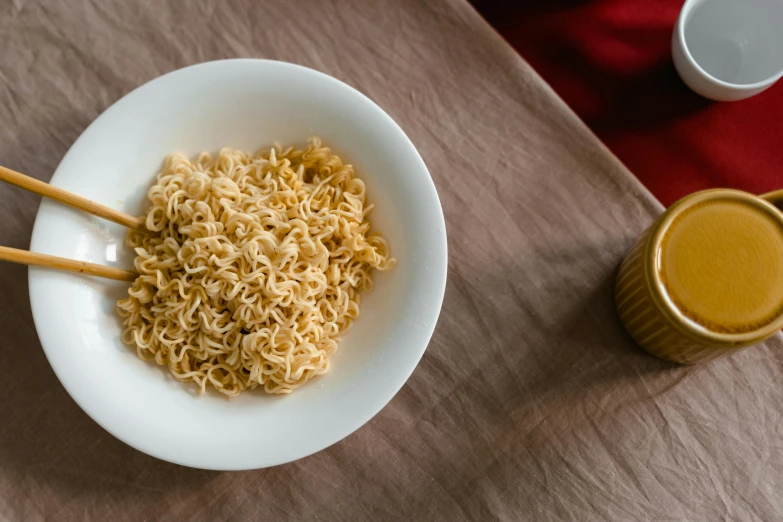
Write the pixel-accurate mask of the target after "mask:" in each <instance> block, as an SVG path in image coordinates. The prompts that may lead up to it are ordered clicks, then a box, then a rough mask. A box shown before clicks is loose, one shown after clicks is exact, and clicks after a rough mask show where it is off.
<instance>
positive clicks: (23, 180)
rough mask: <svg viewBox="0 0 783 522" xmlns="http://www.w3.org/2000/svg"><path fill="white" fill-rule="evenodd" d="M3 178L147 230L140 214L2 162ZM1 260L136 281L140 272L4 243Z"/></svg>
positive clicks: (93, 213)
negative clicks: (78, 193) (117, 207)
mask: <svg viewBox="0 0 783 522" xmlns="http://www.w3.org/2000/svg"><path fill="white" fill-rule="evenodd" d="M0 181H5V182H8V183H10V184H12V185H16V186H17V187H20V188H23V189H25V190H29V191H30V192H34V193H36V194H39V195H41V196H44V197H47V198H49V199H53V200H55V201H59V202H60V203H63V204H65V205H68V206H69V207H73V208H76V209H79V210H83V211H84V212H87V213H89V214H92V215H94V216H98V217H101V218H103V219H108V220H109V221H113V222H115V223H118V224H120V225H122V226H125V227H128V228H135V229H139V230H146V228H145V226H144V222H143V221H142V220H141V219H139V218H136V217H133V216H130V215H128V214H125V213H123V212H119V211H117V210H114V209H113V208H109V207H107V206H104V205H101V204H99V203H95V202H94V201H90V200H89V199H87V198H83V197H81V196H77V195H76V194H72V193H70V192H68V191H67V190H63V189H61V188H57V187H53V186H52V185H49V184H48V183H44V182H43V181H39V180H37V179H35V178H31V177H29V176H25V175H24V174H20V173H19V172H16V171H15V170H11V169H7V168H5V167H3V166H0ZM0 260H2V261H10V262H11V263H20V264H23V265H33V266H42V267H46V268H56V269H58V270H70V271H71V272H79V273H82V274H88V275H93V276H98V277H106V278H109V279H117V280H120V281H133V280H134V279H136V277H137V276H138V274H137V273H136V272H131V271H130V270H123V269H122V268H114V267H111V266H105V265H96V264H94V263H87V262H86V261H75V260H73V259H66V258H64V257H57V256H50V255H47V254H39V253H37V252H29V251H27V250H19V249H16V248H9V247H4V246H0Z"/></svg>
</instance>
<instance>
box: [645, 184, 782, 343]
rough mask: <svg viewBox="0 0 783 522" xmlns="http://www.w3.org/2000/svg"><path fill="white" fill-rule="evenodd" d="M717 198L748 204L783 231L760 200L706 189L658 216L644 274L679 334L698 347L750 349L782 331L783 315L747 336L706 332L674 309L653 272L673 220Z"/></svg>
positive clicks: (775, 214)
mask: <svg viewBox="0 0 783 522" xmlns="http://www.w3.org/2000/svg"><path fill="white" fill-rule="evenodd" d="M716 198H728V199H733V200H737V201H742V202H744V203H748V204H750V205H752V206H754V207H756V208H758V209H759V210H761V211H763V212H765V213H766V214H768V215H770V216H771V217H772V218H773V219H775V220H776V221H777V222H778V224H779V225H780V227H781V229H783V213H782V212H781V211H780V210H778V209H777V208H776V207H775V206H774V205H772V204H771V203H770V202H768V201H766V200H764V199H762V198H761V197H758V196H755V195H753V194H750V193H747V192H743V191H741V190H734V189H709V190H703V191H701V192H696V193H694V194H691V195H689V196H686V197H684V198H682V199H681V200H679V201H678V202H676V203H675V204H674V205H672V206H671V207H669V209H668V210H666V212H665V213H664V214H663V215H662V216H661V219H660V221H659V222H658V223H657V225H656V226H655V230H653V233H652V234H651V237H650V241H649V242H648V244H647V250H646V252H645V264H646V266H645V274H646V276H647V280H648V282H649V285H650V291H651V294H652V298H653V302H654V303H655V306H656V307H657V308H658V310H660V311H661V312H662V313H663V314H664V316H665V317H666V318H667V319H668V320H669V322H670V323H671V324H673V325H674V326H675V327H676V328H677V330H678V331H679V332H681V333H682V334H683V335H686V336H687V337H689V338H691V339H692V340H694V341H697V342H700V343H705V342H706V343H709V344H713V345H719V346H722V347H725V348H736V347H737V346H741V345H749V344H754V343H756V342H759V341H762V340H764V339H766V338H767V337H770V336H771V335H773V334H774V333H775V332H777V331H779V330H781V329H783V312H781V313H780V314H779V315H778V317H776V318H775V319H774V320H772V321H770V322H768V323H767V324H765V325H763V326H762V327H761V328H757V329H755V330H753V331H750V332H742V333H720V332H715V331H712V330H709V329H708V328H706V327H704V326H702V325H700V324H698V323H697V322H696V321H694V320H692V319H690V318H689V317H686V316H685V314H683V313H682V311H681V310H680V309H679V308H678V307H677V306H675V304H674V303H673V302H672V300H671V299H670V298H668V294H667V292H666V290H665V285H664V283H663V281H662V280H661V274H660V273H659V271H658V270H657V269H656V265H657V260H658V256H659V253H660V252H661V249H662V247H661V244H662V243H663V239H664V238H665V237H666V233H667V232H668V230H669V227H670V226H671V224H672V223H673V222H674V220H675V219H676V218H677V217H678V216H680V215H681V214H682V213H683V212H685V211H686V210H687V209H689V208H691V207H693V206H694V205H697V204H699V203H701V202H703V201H707V200H712V199H716Z"/></svg>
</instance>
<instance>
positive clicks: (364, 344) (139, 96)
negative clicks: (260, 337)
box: [30, 60, 447, 470]
mask: <svg viewBox="0 0 783 522" xmlns="http://www.w3.org/2000/svg"><path fill="white" fill-rule="evenodd" d="M311 135H318V136H320V137H321V138H323V140H324V142H325V143H326V144H327V145H329V146H331V147H332V148H333V149H334V150H335V151H336V152H337V153H338V154H339V155H341V156H342V157H343V158H344V159H345V160H347V161H349V162H351V163H353V164H354V166H355V167H356V169H357V174H358V175H359V176H360V177H361V178H362V179H363V180H364V181H365V182H366V185H367V192H368V197H369V198H370V199H371V200H372V201H373V202H374V203H375V204H376V209H375V210H374V211H373V213H372V214H371V221H372V222H373V226H374V228H375V229H376V230H378V231H379V232H381V233H382V234H383V235H384V236H385V237H386V238H387V239H388V241H389V243H390V246H391V251H392V254H393V255H394V257H396V258H397V260H398V264H397V266H396V267H395V268H394V269H393V270H392V271H389V272H383V273H376V274H375V282H376V287H375V289H374V290H373V291H372V292H370V293H366V294H364V295H363V297H362V303H361V314H360V317H359V319H358V320H357V321H356V322H355V324H354V327H353V328H352V329H351V331H350V332H349V333H348V334H347V335H346V336H345V337H344V338H343V339H342V341H341V342H340V349H339V351H338V352H337V354H335V356H334V358H333V364H332V369H331V371H330V372H329V373H328V374H327V375H325V376H323V377H319V378H316V379H313V380H312V381H310V382H309V383H307V384H306V385H305V386H304V387H302V388H300V389H298V390H296V391H295V392H294V393H293V394H291V395H288V396H282V397H281V396H267V395H264V394H263V392H260V391H259V392H255V391H254V392H247V393H243V394H242V395H241V396H240V397H238V398H236V399H233V400H228V399H226V398H224V397H222V396H219V395H218V394H216V393H208V394H205V395H203V396H199V395H197V394H196V393H195V392H196V386H193V385H187V384H182V383H179V382H177V381H176V380H174V379H173V378H172V377H171V376H170V375H169V373H168V370H166V369H164V368H161V367H159V366H157V365H155V364H151V363H147V362H143V361H141V360H140V359H138V358H137V357H136V354H135V352H134V350H132V349H131V348H128V347H127V346H125V345H123V344H122V343H121V342H120V332H121V323H120V320H119V318H118V316H117V314H116V311H115V309H116V305H115V303H116V301H117V299H118V298H121V297H123V296H125V295H126V293H127V285H125V284H122V283H116V282H110V281H106V280H98V279H91V278H89V277H83V276H79V275H74V274H69V273H63V272H57V271H53V270H47V269H39V268H31V269H30V302H31V304H32V310H33V317H34V318H35V325H36V328H37V330H38V335H39V337H40V339H41V344H42V346H43V348H44V351H45V352H46V356H47V357H48V359H49V362H50V363H51V365H52V368H54V371H55V373H56V374H57V377H58V378H59V379H60V381H61V382H62V384H63V386H65V388H66V390H68V393H70V394H71V396H72V397H73V398H74V400H75V401H76V402H77V403H78V404H79V405H80V406H81V407H82V409H84V411H86V412H87V413H88V414H89V415H90V416H91V417H92V418H93V419H95V421H96V422H98V424H100V425H101V426H103V427H104V428H105V429H106V430H107V431H109V432H110V433H112V434H113V435H115V436H116V437H117V438H119V439H120V440H122V441H124V442H126V443H127V444H130V445H131V446H133V447H135V448H137V449H139V450H141V451H143V452H145V453H148V454H150V455H153V456H155V457H158V458H161V459H164V460H168V461H171V462H175V463H178V464H183V465H186V466H193V467H198V468H207V469H226V470H227V469H252V468H260V467H266V466H272V465H276V464H281V463H284V462H289V461H292V460H295V459H298V458H301V457H304V456H306V455H309V454H311V453H314V452H316V451H319V450H321V449H324V448H326V447H327V446H329V445H331V444H334V443H335V442H337V441H339V440H340V439H342V438H344V437H346V436H347V435H349V434H350V433H351V432H353V431H354V430H356V429H357V428H359V427H360V426H361V425H362V424H364V423H365V422H367V421H368V420H370V418H372V417H373V416H374V415H375V414H376V413H378V412H379V411H380V410H381V408H383V407H384V406H385V405H386V403H388V402H389V400H391V398H392V397H393V396H394V395H395V393H397V391H398V390H399V389H400V388H401V387H402V385H403V384H404V383H405V381H406V380H407V379H408V377H409V376H410V375H411V373H412V372H413V370H414V368H415V367H416V364H417V363H418V361H419V359H420V358H421V356H422V354H423V353H424V350H425V348H426V347H427V343H428V342H429V340H430V337H431V335H432V332H433V330H434V328H435V323H436V321H437V318H438V314H439V312H440V307H441V303H442V301H443V294H444V290H445V287H446V268H447V260H446V253H447V252H446V251H447V249H446V227H445V223H444V219H443V211H442V210H441V207H440V202H439V200H438V195H437V193H436V191H435V186H434V184H433V182H432V179H431V178H430V175H429V173H428V171H427V168H426V167H425V165H424V162H423V161H422V159H421V157H420V156H419V154H418V153H417V151H416V149H415V148H414V146H413V144H412V143H411V142H410V140H409V139H408V138H407V136H405V133H404V132H403V131H402V130H401V129H400V127H399V126H398V125H397V124H396V123H395V122H394V121H393V120H392V119H391V118H390V117H389V116H388V115H387V114H386V113H385V112H383V110H381V109H380V108H379V107H378V106H377V105H375V104H374V103H373V102H372V101H370V100H369V99H368V98H367V97H365V96H364V95H362V94H361V93H359V92H358V91H356V90H355V89H353V88H351V87H349V86H347V85H345V84H344V83H342V82H339V81H337V80H335V79H334V78H331V77H329V76H326V75H325V74H321V73H319V72H316V71H313V70H310V69H306V68H304V67H300V66H296V65H292V64H288V63H282V62H274V61H266V60H228V61H220V62H211V63H205V64H200V65H196V66H193V67H188V68H185V69H182V70H179V71H175V72H173V73H170V74H167V75H165V76H162V77H160V78H157V79H156V80H153V81H151V82H149V83H147V84H146V85H143V86H142V87H140V88H138V89H136V90H135V91H133V92H132V93H130V94H128V95H127V96H125V97H124V98H122V99H121V100H120V101H118V102H117V103H115V104H114V105H113V106H112V107H110V108H109V109H108V110H107V111H106V112H105V113H104V114H102V115H101V116H100V117H99V118H98V119H97V120H95V122H93V124H92V125H90V127H89V128H87V130H85V131H84V133H83V134H82V136H81V137H80V138H79V139H78V140H77V141H76V143H74V145H73V146H72V147H71V150H70V151H68V154H67V155H66V156H65V158H64V159H63V160H62V163H60V166H59V167H58V168H57V171H56V172H55V174H54V177H53V178H52V184H54V185H57V186H59V187H62V188H65V189H67V190H70V191H72V192H75V193H77V194H81V195H82V196H86V197H88V198H90V199H92V200H94V201H98V202H100V203H103V204H106V205H109V206H112V207H115V208H117V209H120V210H123V211H125V212H128V213H131V214H136V215H139V214H141V213H143V211H144V209H146V201H145V193H146V191H147V189H148V188H149V186H150V185H151V183H152V182H153V179H154V176H155V174H156V173H157V172H158V170H159V169H160V167H161V163H162V161H163V159H164V158H165V156H166V155H167V154H169V153H172V152H182V153H185V154H188V155H193V154H196V153H198V152H200V151H203V150H207V151H215V152H216V151H217V150H218V149H220V148H221V147H224V146H230V147H234V148H238V149H243V150H247V151H254V150H256V149H258V148H260V147H261V146H269V145H271V143H272V142H273V141H279V142H281V143H284V144H287V143H299V144H304V142H305V140H306V139H307V138H308V137H309V136H311ZM124 235H125V230H124V229H123V228H122V227H120V226H118V225H114V224H112V223H109V222H107V221H103V220H100V219H98V218H95V217H92V216H89V215H87V214H83V213H81V212H78V211H75V210H72V209H70V208H67V207H64V206H62V205H60V204H57V203H54V202H51V201H44V202H43V203H42V205H41V208H40V210H39V211H38V217H37V218H36V222H35V229H34V231H33V237H32V243H31V250H34V251H37V252H44V253H48V254H54V255H59V256H63V257H68V258H73V259H79V260H85V261H90V262H94V263H103V264H108V265H116V266H123V267H130V266H131V262H132V255H131V253H130V252H128V251H127V249H126V248H125V247H124V246H123V239H124Z"/></svg>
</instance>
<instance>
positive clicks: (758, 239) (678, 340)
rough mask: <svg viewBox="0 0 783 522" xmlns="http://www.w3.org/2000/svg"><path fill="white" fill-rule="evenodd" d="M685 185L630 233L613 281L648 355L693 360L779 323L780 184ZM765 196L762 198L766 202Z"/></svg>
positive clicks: (782, 306)
mask: <svg viewBox="0 0 783 522" xmlns="http://www.w3.org/2000/svg"><path fill="white" fill-rule="evenodd" d="M764 198H765V199H766V201H765V200H764V199H761V198H758V197H755V196H753V195H751V194H748V193H745V192H740V191H737V190H729V189H714V190H707V191H703V192H698V193H696V194H692V195H690V196H687V197H685V198H683V199H682V200H680V201H678V202H677V203H675V204H674V205H672V206H671V207H669V209H667V210H666V212H664V213H663V214H662V215H661V216H660V217H659V218H658V219H656V220H655V222H654V223H653V224H652V225H651V226H650V228H648V229H647V230H646V231H645V233H644V234H642V236H641V237H640V238H639V239H638V240H637V241H636V243H635V244H634V246H633V247H632V248H631V250H630V251H629V252H628V254H627V255H626V258H625V260H624V261H623V263H622V265H621V266H620V271H619V273H618V276H617V281H616V286H615V300H616V306H617V311H618V312H619V314H620V319H621V321H622V323H623V325H624V326H625V329H626V330H627V331H628V333H629V334H630V335H631V337H633V338H634V340H636V342H637V343H638V344H639V345H640V346H642V347H643V348H644V349H645V350H647V351H648V352H650V353H651V354H653V355H655V356H657V357H660V358H662V359H667V360H670V361H676V362H680V363H687V364H694V363H700V362H705V361H709V360H712V359H716V358H719V357H723V356H726V355H728V354H731V353H734V352H736V351H737V350H741V349H743V348H744V347H747V346H750V345H752V344H755V343H758V342H761V341H763V340H764V339H766V338H768V337H770V336H771V335H774V334H775V333H776V332H777V331H779V330H780V329H783V214H781V213H780V210H777V209H775V208H774V207H773V206H772V205H775V206H777V207H778V208H779V209H780V208H783V191H778V192H775V193H770V194H767V195H765V196H764ZM770 203H771V204H770Z"/></svg>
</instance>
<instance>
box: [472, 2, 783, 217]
mask: <svg viewBox="0 0 783 522" xmlns="http://www.w3.org/2000/svg"><path fill="white" fill-rule="evenodd" d="M472 1H473V4H474V5H475V6H476V8H477V9H478V10H479V11H480V12H481V13H482V14H483V15H484V16H485V17H486V18H487V20H488V21H489V22H490V23H491V24H492V25H493V26H494V27H495V28H496V29H497V30H498V31H499V32H500V33H501V34H502V35H503V37H504V38H505V39H506V40H507V41H508V42H509V43H510V44H511V45H512V46H514V48H516V49H517V51H518V52H519V53H520V54H521V55H522V56H523V57H524V58H525V59H526V60H527V61H528V62H529V63H530V64H531V65H532V66H533V68H534V69H535V70H536V72H538V73H539V74H540V75H541V76H542V77H543V78H544V80H546V81H547V82H548V83H549V84H550V85H551V86H552V87H553V88H554V90H555V91H556V92H557V93H558V95H559V96H561V97H562V98H563V99H564V100H565V101H566V103H567V104H568V105H569V106H570V107H571V108H572V109H573V110H574V111H575V112H576V113H577V114H578V115H579V116H580V118H582V120H584V122H585V123H587V125H588V126H589V127H590V129H591V130H592V131H593V132H595V133H596V134H597V135H598V137H599V138H600V139H601V140H602V141H603V142H604V143H605V144H606V145H607V146H608V147H609V148H610V149H611V150H612V152H613V153H614V154H616V155H617V157H618V158H619V159H620V160H621V161H622V162H623V163H624V164H625V165H627V166H628V168H629V169H630V170H631V172H633V173H634V174H635V175H636V176H637V177H638V178H639V180H641V182H642V183H643V184H644V185H645V187H647V188H648V189H649V190H650V191H651V192H652V193H653V194H654V195H655V196H656V197H657V198H658V199H659V200H660V201H661V202H662V203H663V204H664V205H669V204H671V203H673V202H674V201H676V200H678V199H680V198H681V197H683V196H685V195H687V194H690V193H691V192H695V191H697V190H703V189H706V188H714V187H728V188H737V189H741V190H746V191H749V192H752V193H756V194H761V193H763V192H768V191H771V190H775V189H779V188H781V187H783V168H781V165H783V147H781V142H783V82H779V83H778V84H777V85H775V86H773V87H772V88H770V89H769V90H767V91H765V92H764V93H762V94H760V95H758V96H756V97H754V98H751V99H748V100H743V101H740V102H735V103H718V102H712V101H709V100H706V99H704V98H702V97H700V96H698V95H697V94H694V93H693V92H691V91H690V90H689V89H688V88H687V87H686V86H685V84H684V83H682V81H681V80H680V78H679V77H678V76H677V72H676V71H675V70H674V65H673V64H672V61H671V34H672V29H673V27H674V23H675V21H676V20H677V16H678V15H679V12H680V8H681V7H682V4H683V0H656V1H654V2H651V1H649V0H590V1H586V0H532V1H527V2H503V1H501V0H472Z"/></svg>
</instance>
